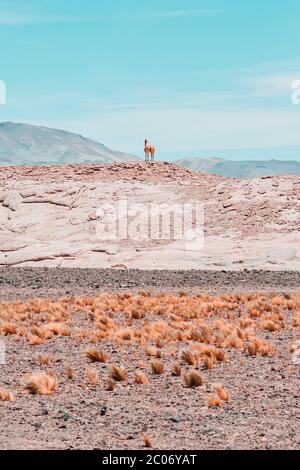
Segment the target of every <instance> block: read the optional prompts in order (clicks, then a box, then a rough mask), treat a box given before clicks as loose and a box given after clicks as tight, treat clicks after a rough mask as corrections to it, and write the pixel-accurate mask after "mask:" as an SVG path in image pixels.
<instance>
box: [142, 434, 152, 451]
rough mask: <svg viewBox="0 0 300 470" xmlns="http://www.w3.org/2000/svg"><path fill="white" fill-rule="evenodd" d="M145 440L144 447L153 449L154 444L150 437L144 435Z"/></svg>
mask: <svg viewBox="0 0 300 470" xmlns="http://www.w3.org/2000/svg"><path fill="white" fill-rule="evenodd" d="M143 440H144V445H145V447H147V448H148V449H152V447H153V443H152V439H151V437H150V436H148V435H146V434H144V435H143Z"/></svg>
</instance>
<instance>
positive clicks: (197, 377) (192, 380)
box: [184, 370, 203, 388]
mask: <svg viewBox="0 0 300 470" xmlns="http://www.w3.org/2000/svg"><path fill="white" fill-rule="evenodd" d="M184 381H185V384H186V386H187V387H189V388H193V387H200V386H201V385H203V378H202V376H201V374H200V373H199V372H198V371H196V370H192V371H190V372H187V373H186V374H185V376H184Z"/></svg>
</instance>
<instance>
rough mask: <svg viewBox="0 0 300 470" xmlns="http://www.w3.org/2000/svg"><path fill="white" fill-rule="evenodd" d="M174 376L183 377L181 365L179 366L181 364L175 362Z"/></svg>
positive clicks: (173, 367)
mask: <svg viewBox="0 0 300 470" xmlns="http://www.w3.org/2000/svg"><path fill="white" fill-rule="evenodd" d="M172 374H173V375H177V377H180V376H181V365H180V364H179V362H174V364H173V366H172Z"/></svg>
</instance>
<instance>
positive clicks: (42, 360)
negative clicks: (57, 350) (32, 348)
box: [37, 354, 53, 366]
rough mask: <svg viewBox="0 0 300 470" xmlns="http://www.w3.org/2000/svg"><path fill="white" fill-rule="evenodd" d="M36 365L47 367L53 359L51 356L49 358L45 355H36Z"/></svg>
mask: <svg viewBox="0 0 300 470" xmlns="http://www.w3.org/2000/svg"><path fill="white" fill-rule="evenodd" d="M37 360H38V363H39V364H40V365H41V366H43V365H47V366H49V365H50V364H51V363H52V361H53V357H52V356H49V355H47V354H39V355H38V359H37Z"/></svg>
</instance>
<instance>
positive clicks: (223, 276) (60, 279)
mask: <svg viewBox="0 0 300 470" xmlns="http://www.w3.org/2000/svg"><path fill="white" fill-rule="evenodd" d="M139 289H144V290H149V291H151V292H153V293H154V292H160V291H163V292H174V291H176V292H179V291H180V290H184V291H186V292H188V293H191V294H192V293H197V292H198V293H199V292H210V293H212V294H216V295H217V294H221V293H232V292H237V291H241V292H246V291H247V292H249V291H251V292H257V291H259V292H265V294H264V295H265V296H266V298H269V297H268V296H269V295H270V294H269V293H270V292H276V293H277V294H278V295H279V296H280V295H283V294H284V293H287V292H288V291H300V274H299V273H298V272H280V273H278V272H276V273H274V272H259V271H253V272H249V271H245V272H211V271H208V272H200V271H188V272H186V271H184V272H181V271H174V272H169V271H159V272H155V271H147V272H145V271H137V270H129V271H121V270H84V269H64V270H59V269H44V268H41V269H29V268H26V269H25V268H24V269H13V268H12V269H2V270H0V298H1V301H9V300H15V299H19V300H21V301H22V300H23V301H24V300H25V299H28V298H32V297H48V298H58V297H59V296H61V295H66V294H67V295H77V296H80V295H91V296H92V295H95V294H99V292H103V291H106V292H113V291H120V290H121V291H128V292H135V291H136V290H139ZM283 298H284V297H283ZM284 315H285V322H287V323H289V321H290V318H291V314H290V313H289V312H288V311H284ZM150 320H151V318H150ZM74 321H75V326H77V327H79V328H80V327H81V326H82V325H83V317H82V315H81V314H80V312H79V313H77V314H76V318H75V320H74ZM298 333H299V329H298V332H297V330H292V329H290V328H285V329H282V330H280V331H278V332H268V331H261V332H260V333H259V337H260V338H262V339H265V340H267V341H269V342H271V343H272V344H274V345H275V346H276V348H277V354H276V355H275V356H274V357H260V356H255V357H251V356H249V355H247V354H246V352H245V351H243V350H236V349H234V350H230V351H229V357H230V361H228V362H220V363H218V366H217V367H216V368H215V369H213V370H211V371H208V370H203V371H201V373H202V374H203V377H204V380H205V383H204V385H203V386H202V387H199V389H198V388H197V389H188V388H186V387H184V385H183V383H182V380H181V379H180V378H178V377H174V376H172V374H171V372H170V364H169V363H168V364H167V367H166V372H165V373H164V374H163V375H157V376H151V375H150V372H149V359H148V360H146V365H145V372H146V373H147V375H148V376H149V377H150V379H149V383H148V384H147V385H142V386H138V385H136V384H135V383H134V382H133V380H132V379H129V380H127V381H126V382H124V383H118V384H117V386H116V388H115V389H114V391H107V390H106V387H105V383H106V382H105V380H106V377H107V367H108V366H107V365H106V364H99V363H97V364H96V366H95V368H96V369H97V371H98V373H99V376H100V383H99V384H98V385H96V386H91V385H87V383H86V379H85V373H86V372H85V367H86V365H87V364H86V361H84V360H83V359H82V353H83V351H84V350H86V349H87V347H91V345H90V344H89V342H88V340H87V339H85V338H83V339H82V340H81V341H80V342H79V341H78V339H76V338H75V337H73V336H72V337H56V336H54V337H53V338H52V339H50V340H47V341H45V342H44V343H42V344H41V345H38V346H31V345H29V343H28V342H26V341H25V340H23V338H21V340H20V341H19V342H17V341H16V339H15V337H14V336H10V335H9V336H5V337H1V336H0V339H2V340H4V341H5V345H6V364H3V365H0V388H2V389H4V388H5V389H11V390H13V391H14V392H15V400H14V401H11V402H9V401H8V402H5V401H0V410H1V411H0V413H1V430H0V449H142V448H143V446H144V443H143V437H142V436H143V434H144V433H145V434H147V435H149V436H151V439H152V441H153V445H154V448H156V449H193V450H195V449H299V447H300V413H299V377H300V376H299V366H295V365H293V363H292V358H291V352H290V344H291V341H292V340H294V339H295V338H297V334H298ZM298 339H299V338H298ZM106 350H107V351H108V352H109V354H110V358H111V359H110V362H111V363H112V362H113V363H116V364H121V365H122V364H124V366H125V367H126V370H127V374H128V377H132V375H133V373H134V371H135V370H136V364H137V359H139V353H138V352H137V349H136V347H135V345H134V344H128V345H123V346H122V345H121V346H120V347H119V348H116V347H115V346H114V344H113V342H110V343H107V344H106ZM39 353H42V354H51V355H53V357H54V363H53V365H52V366H51V367H50V368H52V369H54V370H55V372H56V373H57V374H58V376H59V377H60V380H59V388H58V391H57V393H56V394H55V395H54V396H52V397H48V396H38V395H36V396H34V395H28V393H27V391H25V390H24V386H23V385H22V383H23V380H24V374H26V373H29V372H31V371H33V370H38V369H42V370H47V369H49V367H48V368H47V366H39V367H37V362H36V357H37V355H38V354H39ZM125 358H126V359H125ZM143 359H145V357H143ZM109 365H110V364H109ZM67 366H71V367H72V368H73V369H74V370H75V379H74V380H73V381H70V380H67V378H66V367H67ZM142 370H143V369H142ZM213 383H222V384H223V385H224V387H225V388H226V390H228V391H229V393H230V395H231V400H230V401H229V402H226V403H225V402H224V405H222V406H221V407H218V408H208V407H207V406H206V404H205V400H204V396H205V394H207V393H210V392H211V391H212V384H213ZM139 387H140V388H139Z"/></svg>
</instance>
